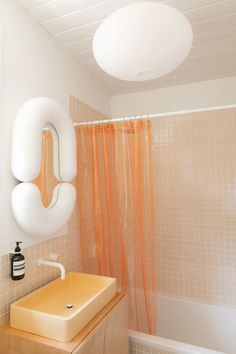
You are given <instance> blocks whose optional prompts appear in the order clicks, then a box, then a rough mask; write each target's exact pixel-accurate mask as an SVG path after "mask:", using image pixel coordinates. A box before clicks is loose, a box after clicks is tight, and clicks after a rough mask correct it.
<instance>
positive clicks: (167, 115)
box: [74, 104, 236, 127]
mask: <svg viewBox="0 0 236 354" xmlns="http://www.w3.org/2000/svg"><path fill="white" fill-rule="evenodd" d="M230 108H236V104H232V105H225V106H215V107H209V108H200V109H189V110H184V111H175V112H168V113H154V114H146V115H132V116H131V115H130V116H127V117H119V118H111V119H101V120H94V121H88V122H81V123H74V127H81V126H88V125H99V124H107V123H117V122H123V121H129V120H136V119H154V118H162V117H170V116H179V115H182V114H189V113H197V112H208V111H214V110H220V109H230Z"/></svg>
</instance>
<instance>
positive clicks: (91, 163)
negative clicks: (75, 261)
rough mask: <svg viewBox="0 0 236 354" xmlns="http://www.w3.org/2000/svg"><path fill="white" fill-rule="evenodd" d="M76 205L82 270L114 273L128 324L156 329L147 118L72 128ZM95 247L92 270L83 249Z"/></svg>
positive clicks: (150, 330) (149, 142) (150, 149)
mask: <svg viewBox="0 0 236 354" xmlns="http://www.w3.org/2000/svg"><path fill="white" fill-rule="evenodd" d="M76 136H77V149H78V151H77V158H78V176H77V179H76V187H77V207H78V212H79V223H80V232H79V235H80V246H81V257H82V260H83V270H84V271H85V272H91V271H93V272H97V273H98V274H102V275H108V276H114V277H116V278H117V280H118V286H119V289H120V290H121V291H124V292H127V293H128V295H129V308H130V313H129V319H130V328H132V329H136V330H139V331H143V332H148V333H156V320H155V319H156V264H155V261H156V234H155V207H154V190H153V180H152V178H153V177H152V126H151V122H150V121H149V120H135V121H126V122H122V123H115V124H100V125H92V126H80V127H77V128H76ZM93 245H96V248H94V256H96V263H94V267H93V269H91V262H89V261H88V257H87V255H88V252H87V248H88V247H90V248H92V247H93Z"/></svg>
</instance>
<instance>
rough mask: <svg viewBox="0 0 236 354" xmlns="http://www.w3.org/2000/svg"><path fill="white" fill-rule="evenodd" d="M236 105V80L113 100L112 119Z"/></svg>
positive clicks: (149, 92) (114, 97)
mask: <svg viewBox="0 0 236 354" xmlns="http://www.w3.org/2000/svg"><path fill="white" fill-rule="evenodd" d="M235 103H236V76H233V77H228V78H223V79H217V80H210V81H201V82H195V83H192V84H187V85H180V86H172V87H165V88H161V89H156V90H150V91H143V92H135V93H130V94H124V95H117V96H113V97H112V100H111V114H112V117H122V116H127V115H135V114H137V115H139V114H144V115H146V114H147V113H149V114H152V113H163V112H174V111H182V110H188V109H199V108H206V107H214V106H221V105H230V104H235Z"/></svg>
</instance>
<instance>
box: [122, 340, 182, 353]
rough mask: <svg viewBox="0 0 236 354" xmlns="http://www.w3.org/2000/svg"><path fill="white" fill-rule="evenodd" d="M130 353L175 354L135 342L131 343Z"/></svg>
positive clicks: (131, 341)
mask: <svg viewBox="0 0 236 354" xmlns="http://www.w3.org/2000/svg"><path fill="white" fill-rule="evenodd" d="M129 352H130V354H174V353H175V352H173V351H172V352H170V351H168V350H165V349H159V348H153V347H152V346H151V345H150V346H149V345H148V344H145V345H144V344H141V343H137V342H135V340H130V342H129Z"/></svg>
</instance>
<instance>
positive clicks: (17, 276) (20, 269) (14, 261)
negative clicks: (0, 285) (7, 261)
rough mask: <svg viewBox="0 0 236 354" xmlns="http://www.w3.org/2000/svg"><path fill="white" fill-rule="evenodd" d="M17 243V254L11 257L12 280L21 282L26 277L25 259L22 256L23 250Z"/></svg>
mask: <svg viewBox="0 0 236 354" xmlns="http://www.w3.org/2000/svg"><path fill="white" fill-rule="evenodd" d="M20 243H22V242H16V248H15V252H14V254H13V255H12V257H11V278H12V280H21V279H23V278H24V276H25V257H24V256H23V254H21V248H20V246H19V244H20Z"/></svg>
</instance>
